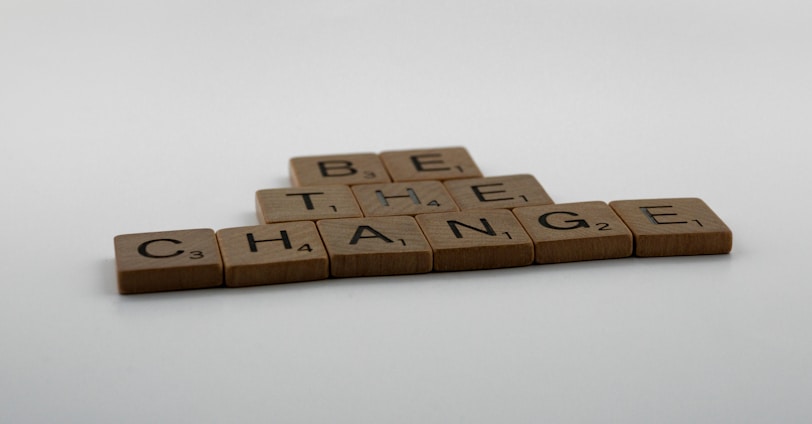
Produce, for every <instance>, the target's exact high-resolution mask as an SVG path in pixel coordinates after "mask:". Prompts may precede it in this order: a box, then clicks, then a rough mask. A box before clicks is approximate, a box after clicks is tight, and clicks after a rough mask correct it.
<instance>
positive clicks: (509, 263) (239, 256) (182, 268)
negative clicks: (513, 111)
mask: <svg viewBox="0 0 812 424" xmlns="http://www.w3.org/2000/svg"><path fill="white" fill-rule="evenodd" d="M731 247H732V233H731V231H730V229H729V228H728V227H727V226H726V225H725V224H724V222H723V221H722V220H721V219H720V218H719V217H718V216H717V215H716V214H715V213H714V212H713V211H712V210H711V209H710V207H708V205H707V204H705V202H703V201H702V200H700V199H697V198H678V199H644V200H642V199H641V200H624V201H615V202H611V203H610V204H607V203H605V202H599V201H596V202H580V203H569V204H548V205H538V206H525V207H519V208H514V209H513V210H507V209H492V210H466V211H457V212H443V213H432V214H419V215H416V216H414V217H412V216H389V217H362V218H339V219H324V220H318V221H315V222H314V221H309V220H306V221H291V222H283V223H275V224H266V225H257V226H250V227H238V228H226V229H222V230H219V231H217V233H215V232H214V231H213V230H210V229H195V230H179V231H168V232H156V233H140V234H126V235H120V236H117V237H116V238H115V251H116V266H117V270H118V284H119V291H120V292H121V293H122V294H129V293H146V292H155V291H166V290H181V289H192V288H205V287H219V286H222V285H226V286H229V287H242V286H254V285H263V284H277V283H288V282H298V281H311V280H319V279H325V278H328V277H331V276H332V277H361V276H376V275H396V274H418V273H426V272H431V271H436V272H441V271H461V270H478V269H490V268H507V267H515V266H524V265H530V264H532V263H537V264H544V263H559V262H572V261H584V260H597V259H610V258H622V257H628V256H631V255H633V254H634V255H636V256H676V255H698V254H720V253H728V252H730V250H731Z"/></svg>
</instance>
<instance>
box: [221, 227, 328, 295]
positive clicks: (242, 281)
mask: <svg viewBox="0 0 812 424" xmlns="http://www.w3.org/2000/svg"><path fill="white" fill-rule="evenodd" d="M217 241H218V242H219V244H220V252H221V254H222V256H223V265H224V267H225V283H226V286H229V287H244V286H256V285H261V284H278V283H293V282H297V281H311V280H321V279H324V278H327V277H328V276H329V260H328V258H327V251H326V250H325V249H324V245H323V244H322V242H321V237H320V236H319V232H318V231H317V230H316V224H315V223H313V222H312V221H299V222H285V223H281V224H270V225H256V226H251V227H238V228H225V229H222V230H220V231H217Z"/></svg>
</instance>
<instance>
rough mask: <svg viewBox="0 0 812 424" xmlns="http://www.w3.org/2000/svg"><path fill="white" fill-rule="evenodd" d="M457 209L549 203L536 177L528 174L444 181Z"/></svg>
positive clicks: (550, 200)
mask: <svg viewBox="0 0 812 424" xmlns="http://www.w3.org/2000/svg"><path fill="white" fill-rule="evenodd" d="M444 184H445V186H446V188H447V189H448V192H449V193H451V197H452V198H453V199H454V201H455V202H457V206H459V207H460V209H461V210H464V211H465V210H475V209H511V208H517V207H521V206H535V205H549V204H552V203H553V200H552V199H550V196H548V195H547V192H546V191H544V187H542V186H541V184H539V182H538V180H536V177H534V176H532V175H529V174H518V175H504V176H496V177H486V178H466V179H462V180H451V181H446V182H445V183H444Z"/></svg>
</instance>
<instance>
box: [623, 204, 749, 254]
mask: <svg viewBox="0 0 812 424" xmlns="http://www.w3.org/2000/svg"><path fill="white" fill-rule="evenodd" d="M609 205H610V206H611V207H612V209H614V210H615V212H616V213H617V214H618V216H619V217H620V218H621V219H622V220H623V222H625V223H626V225H627V226H628V227H629V229H630V230H631V231H632V234H633V235H634V254H635V255H636V256H680V255H710V254H721V253H729V252H730V250H731V249H732V247H733V233H732V232H731V231H730V229H729V228H728V227H727V225H725V223H724V222H723V221H722V220H721V219H720V218H719V217H718V216H717V215H716V213H714V212H713V210H711V208H710V207H708V205H707V204H705V202H704V201H702V200H701V199H697V198H671V199H640V200H619V201H614V202H610V203H609Z"/></svg>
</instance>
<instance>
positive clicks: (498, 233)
mask: <svg viewBox="0 0 812 424" xmlns="http://www.w3.org/2000/svg"><path fill="white" fill-rule="evenodd" d="M416 219H417V222H418V224H420V228H422V229H423V233H424V234H425V235H426V239H428V241H429V243H430V244H431V248H432V250H433V251H434V270H435V271H463V270H474V269H489V268H508V267H514V266H524V265H530V264H531V263H533V242H532V241H531V240H530V237H529V236H528V235H527V233H526V232H525V231H524V229H523V228H522V226H521V224H519V221H517V220H516V217H515V216H513V214H512V213H511V212H510V211H509V210H504V209H494V210H483V211H463V212H447V213H433V214H426V215H417V217H416Z"/></svg>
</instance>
